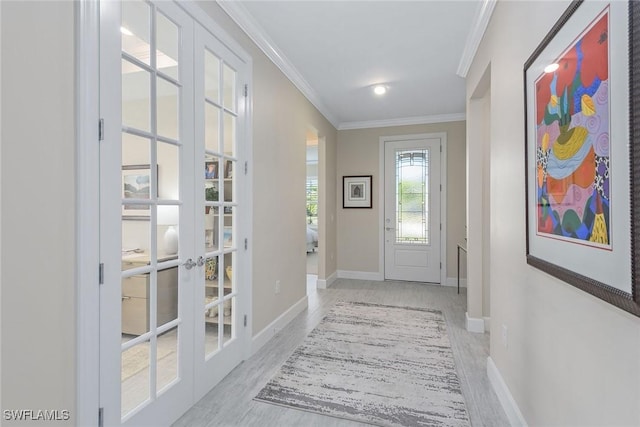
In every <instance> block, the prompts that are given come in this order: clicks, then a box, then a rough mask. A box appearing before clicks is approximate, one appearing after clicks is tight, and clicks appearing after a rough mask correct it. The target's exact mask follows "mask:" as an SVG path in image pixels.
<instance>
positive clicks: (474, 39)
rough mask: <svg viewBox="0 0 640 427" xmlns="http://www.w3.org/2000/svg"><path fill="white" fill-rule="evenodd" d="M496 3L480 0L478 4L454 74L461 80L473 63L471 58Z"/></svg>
mask: <svg viewBox="0 0 640 427" xmlns="http://www.w3.org/2000/svg"><path fill="white" fill-rule="evenodd" d="M497 3H498V0H482V2H481V3H479V4H478V8H477V9H476V16H475V18H474V20H473V25H472V26H471V31H470V32H469V35H468V36H467V42H466V44H465V46H464V51H462V58H460V64H459V65H458V71H457V72H456V74H458V75H459V76H460V77H462V78H463V79H464V78H466V77H467V73H468V72H469V68H470V67H471V62H473V58H474V57H475V56H476V52H478V47H479V46H480V42H481V41H482V37H483V36H484V33H485V31H487V27H488V26H489V20H490V19H491V15H492V14H493V9H495V7H496V4H497Z"/></svg>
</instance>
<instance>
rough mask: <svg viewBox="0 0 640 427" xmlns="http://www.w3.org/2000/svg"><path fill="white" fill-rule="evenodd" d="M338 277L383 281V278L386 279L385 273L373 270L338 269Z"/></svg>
mask: <svg viewBox="0 0 640 427" xmlns="http://www.w3.org/2000/svg"><path fill="white" fill-rule="evenodd" d="M338 279H355V280H376V281H381V280H384V275H383V274H382V273H380V272H372V271H350V270H338Z"/></svg>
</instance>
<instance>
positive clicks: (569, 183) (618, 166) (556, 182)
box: [524, 0, 640, 316]
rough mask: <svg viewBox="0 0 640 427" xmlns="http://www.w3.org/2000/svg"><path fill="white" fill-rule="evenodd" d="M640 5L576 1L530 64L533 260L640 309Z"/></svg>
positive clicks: (529, 254)
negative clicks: (639, 258) (635, 100)
mask: <svg viewBox="0 0 640 427" xmlns="http://www.w3.org/2000/svg"><path fill="white" fill-rule="evenodd" d="M639 38H640V7H639V5H638V4H637V3H636V2H634V1H628V2H627V1H625V2H620V1H611V2H602V1H591V0H575V1H573V2H572V3H571V4H570V5H569V7H568V8H567V9H566V11H565V12H564V13H563V15H562V16H561V17H560V19H559V20H558V21H557V23H556V24H555V25H554V26H553V27H552V29H551V30H550V31H549V33H548V34H547V35H546V36H545V37H544V39H543V40H542V42H541V43H540V45H539V46H538V47H537V48H536V49H535V50H534V52H533V53H532V55H531V56H530V57H529V59H528V60H527V61H526V62H525V65H524V85H525V93H524V95H525V96H524V98H525V186H526V190H525V194H526V258H527V263H528V264H529V265H531V266H533V267H535V268H537V269H539V270H542V271H543V272H545V273H547V274H550V275H551V276H554V277H556V278H558V279H560V280H563V281H564V282H566V283H568V284H570V285H572V286H575V287H577V288H579V289H581V290H583V291H585V292H588V293H589V294H591V295H593V296H595V297H597V298H600V299H602V300H604V301H606V302H608V303H610V304H613V305H615V306H616V307H618V308H620V309H622V310H625V311H627V312H629V313H631V314H633V315H635V316H640V286H639V285H638V280H639V278H640V263H639V262H638V261H637V258H638V249H639V248H640V173H639V170H640V169H639V167H640V143H639V142H638V140H637V138H638V137H640V120H637V119H635V117H636V116H637V113H638V107H637V106H636V105H635V104H634V103H633V102H631V100H633V99H637V98H638V96H640V60H639V58H640V40H639Z"/></svg>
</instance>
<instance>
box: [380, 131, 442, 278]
mask: <svg viewBox="0 0 640 427" xmlns="http://www.w3.org/2000/svg"><path fill="white" fill-rule="evenodd" d="M429 138H440V146H441V147H442V153H441V155H440V184H441V185H442V192H441V194H440V222H441V224H442V230H441V232H440V261H441V262H442V268H441V269H440V284H441V285H442V284H446V283H447V191H448V188H447V145H448V144H447V132H434V133H420V134H408V135H395V136H381V137H380V142H379V144H380V145H379V154H378V157H379V169H378V170H379V171H380V175H379V177H378V179H380V182H381V183H382V185H379V186H378V212H379V214H378V218H379V223H378V242H380V244H379V245H378V265H379V266H380V275H381V277H382V278H381V279H380V280H384V279H385V274H384V266H385V264H384V249H385V248H384V209H385V206H384V196H385V188H384V187H385V186H384V179H385V171H384V156H385V150H384V147H385V144H386V143H387V142H390V141H406V140H412V139H429Z"/></svg>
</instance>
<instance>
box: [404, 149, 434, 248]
mask: <svg viewBox="0 0 640 427" xmlns="http://www.w3.org/2000/svg"><path fill="white" fill-rule="evenodd" d="M396 243H403V244H414V245H415V244H429V150H397V151H396Z"/></svg>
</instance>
